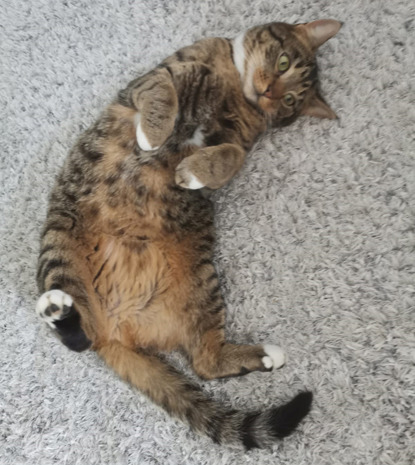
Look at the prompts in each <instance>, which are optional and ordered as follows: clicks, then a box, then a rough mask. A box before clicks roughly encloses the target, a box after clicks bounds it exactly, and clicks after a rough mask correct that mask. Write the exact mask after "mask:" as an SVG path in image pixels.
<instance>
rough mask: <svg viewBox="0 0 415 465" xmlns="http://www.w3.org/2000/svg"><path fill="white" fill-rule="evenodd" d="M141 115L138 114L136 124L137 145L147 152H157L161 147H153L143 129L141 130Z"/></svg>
mask: <svg viewBox="0 0 415 465" xmlns="http://www.w3.org/2000/svg"><path fill="white" fill-rule="evenodd" d="M140 119H141V117H140V113H137V115H136V117H135V122H136V125H137V128H136V138H137V143H138V145H139V146H140V148H141V149H142V150H144V151H145V152H148V151H150V150H157V149H158V148H159V147H153V146H152V145H151V144H150V142H149V141H148V139H147V136H146V135H145V134H144V132H143V130H142V128H141V123H140Z"/></svg>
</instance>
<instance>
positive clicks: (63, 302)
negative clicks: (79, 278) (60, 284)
mask: <svg viewBox="0 0 415 465" xmlns="http://www.w3.org/2000/svg"><path fill="white" fill-rule="evenodd" d="M72 303H73V300H72V297H71V296H70V295H69V294H66V293H65V292H63V291H61V290H59V289H53V290H52V291H47V292H45V293H43V294H42V295H41V296H40V297H39V300H38V301H37V304H36V313H37V314H38V315H39V316H40V317H41V318H42V320H44V321H45V322H46V323H47V324H48V325H49V326H50V327H51V328H53V329H55V328H56V326H55V324H54V321H57V320H60V319H62V317H64V316H65V314H66V313H67V312H68V311H69V309H70V307H72ZM52 305H54V307H52Z"/></svg>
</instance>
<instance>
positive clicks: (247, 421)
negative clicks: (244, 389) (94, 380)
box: [98, 342, 312, 449]
mask: <svg viewBox="0 0 415 465" xmlns="http://www.w3.org/2000/svg"><path fill="white" fill-rule="evenodd" d="M98 352H99V353H100V355H101V356H102V357H103V358H104V359H105V361H106V362H107V363H108V365H110V366H111V367H112V368H113V369H114V370H115V371H116V372H117V373H118V374H119V375H120V376H121V377H122V378H123V379H125V380H127V381H129V382H130V383H131V384H132V385H134V386H135V387H137V388H138V389H140V391H141V392H143V393H144V394H145V395H147V396H148V397H149V398H150V399H151V400H152V401H153V402H154V403H156V404H157V405H159V406H160V407H161V408H163V409H164V410H165V411H166V412H168V413H169V414H170V415H172V416H174V417H176V418H179V419H180V420H182V421H184V422H185V423H188V424H189V425H190V427H191V428H192V429H193V430H194V431H196V432H198V433H200V434H202V435H206V436H209V437H210V438H211V439H212V440H213V441H215V442H217V443H219V444H238V443H239V444H243V445H244V446H245V447H246V448H247V449H250V448H253V447H268V446H271V445H272V444H273V443H275V442H276V441H277V440H278V439H281V438H283V437H285V436H288V435H289V434H290V433H292V432H293V431H294V429H295V428H296V427H297V425H298V424H299V423H300V421H301V420H302V419H303V418H304V417H305V416H306V415H307V413H308V412H309V411H310V406H311V401H312V394H311V392H302V393H300V394H298V395H297V396H296V397H294V398H293V399H292V400H291V401H290V402H288V403H287V404H284V405H281V406H279V407H273V408H270V409H268V410H266V411H264V412H251V413H246V412H241V411H235V410H232V411H230V410H228V411H227V410H226V408H224V406H223V405H221V404H219V403H217V402H215V401H212V400H210V399H209V398H207V397H206V396H205V395H204V394H203V392H202V391H201V390H200V388H199V387H197V386H195V385H194V384H191V383H190V382H189V381H187V380H186V378H185V377H184V376H183V375H181V374H180V373H178V372H177V371H176V370H175V369H174V368H172V367H170V366H169V365H167V364H165V363H164V362H163V361H162V360H160V359H159V358H157V357H154V356H151V355H147V354H144V353H141V352H138V353H137V352H134V351H133V350H131V349H128V348H126V347H124V346H123V345H121V344H120V343H117V342H112V343H110V344H108V345H105V346H103V347H101V348H100V349H98Z"/></svg>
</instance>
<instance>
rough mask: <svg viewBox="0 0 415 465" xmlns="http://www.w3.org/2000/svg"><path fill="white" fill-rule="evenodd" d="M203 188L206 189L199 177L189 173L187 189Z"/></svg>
mask: <svg viewBox="0 0 415 465" xmlns="http://www.w3.org/2000/svg"><path fill="white" fill-rule="evenodd" d="M202 187H205V186H204V185H203V184H202V183H201V182H200V181H199V179H197V177H196V176H195V175H194V174H192V173H188V181H187V188H188V189H201V188H202Z"/></svg>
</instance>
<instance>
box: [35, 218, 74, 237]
mask: <svg viewBox="0 0 415 465" xmlns="http://www.w3.org/2000/svg"><path fill="white" fill-rule="evenodd" d="M51 231H64V232H68V228H67V227H66V226H64V225H63V224H62V223H61V222H59V221H52V222H51V223H48V224H47V225H46V228H45V229H44V230H43V233H42V236H41V237H42V239H43V238H44V237H45V236H46V234H48V233H49V232H51Z"/></svg>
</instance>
